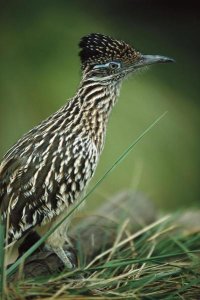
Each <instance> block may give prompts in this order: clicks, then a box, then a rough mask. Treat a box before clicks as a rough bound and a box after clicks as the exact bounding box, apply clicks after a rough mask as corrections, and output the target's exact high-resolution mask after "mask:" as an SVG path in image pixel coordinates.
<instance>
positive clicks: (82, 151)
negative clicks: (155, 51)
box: [0, 34, 170, 267]
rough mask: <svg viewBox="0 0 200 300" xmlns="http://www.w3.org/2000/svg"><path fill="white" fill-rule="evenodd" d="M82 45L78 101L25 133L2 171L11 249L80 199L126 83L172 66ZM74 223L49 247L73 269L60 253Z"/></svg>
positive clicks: (105, 42)
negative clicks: (150, 68)
mask: <svg viewBox="0 0 200 300" xmlns="http://www.w3.org/2000/svg"><path fill="white" fill-rule="evenodd" d="M79 45H80V48H81V51H80V58H81V63H82V72H83V75H82V80H81V83H80V86H79V89H78V91H77V93H76V95H75V96H74V97H73V98H72V99H70V100H69V101H68V102H67V104H66V105H65V106H63V107H62V108H61V109H60V110H58V111H57V112H56V113H54V114H53V115H51V116H50V117H49V118H48V119H46V120H44V121H43V122H42V123H41V124H39V125H38V126H36V127H34V128H33V129H32V130H30V131H29V132H28V133H27V134H25V135H24V136H23V137H22V138H21V139H20V140H19V141H18V142H17V143H16V144H15V145H14V146H13V147H12V148H11V149H10V150H9V151H8V152H7V154H6V155H5V156H4V158H3V160H2V163H1V165H0V207H1V213H2V220H3V222H5V223H6V224H7V241H6V243H7V244H8V245H9V244H12V243H13V242H15V241H16V240H19V239H20V238H21V237H23V236H25V235H26V234H27V233H28V232H30V231H31V230H33V229H34V230H36V231H38V232H40V231H41V228H45V226H46V225H48V226H47V228H46V229H48V228H49V227H51V225H52V223H55V222H57V221H58V219H59V216H61V214H62V213H63V212H65V213H66V210H67V209H68V208H69V207H70V206H72V205H73V203H76V201H78V199H80V196H81V195H82V193H83V192H84V191H85V188H86V186H87V184H88V182H89V181H90V179H91V177H92V176H93V174H94V171H95V169H96V166H97V163H98V160H99V156H100V154H101V152H102V150H103V146H104V141H105V134H106V128H107V122H108V119H109V115H110V112H111V110H112V108H113V106H114V104H115V102H116V99H117V96H118V95H119V89H120V84H121V82H122V79H123V78H124V77H125V76H127V75H128V74H130V73H132V72H133V71H134V70H136V69H137V68H139V67H141V66H143V65H147V64H150V63H154V62H167V61H170V59H168V58H165V57H160V56H144V55H141V54H140V53H139V52H137V51H135V50H134V49H133V48H132V47H131V46H129V45H128V44H126V43H124V42H122V41H117V40H114V39H112V38H110V37H107V36H104V35H101V34H90V35H89V36H86V37H83V38H82V40H81V42H80V44H79ZM68 223H69V221H68V220H67V222H65V224H64V225H63V226H61V227H60V228H59V229H58V230H57V231H56V232H54V233H53V234H52V235H51V236H50V237H49V239H48V240H47V244H49V245H50V246H51V247H52V248H53V249H54V250H55V252H56V253H57V254H58V255H59V256H60V258H61V259H62V260H63V261H64V263H65V264H66V265H67V266H68V267H69V266H70V262H69V260H68V258H67V257H65V253H63V251H62V247H63V244H64V242H65V240H66V239H67V237H66V227H67V226H68Z"/></svg>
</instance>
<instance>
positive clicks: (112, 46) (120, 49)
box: [79, 33, 139, 65]
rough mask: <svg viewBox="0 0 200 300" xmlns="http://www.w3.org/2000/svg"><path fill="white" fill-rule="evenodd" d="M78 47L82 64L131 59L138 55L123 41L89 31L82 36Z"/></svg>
mask: <svg viewBox="0 0 200 300" xmlns="http://www.w3.org/2000/svg"><path fill="white" fill-rule="evenodd" d="M79 47H80V48H81V51H80V53H79V55H80V58H81V62H82V64H83V65H85V64H88V63H89V64H91V63H94V64H95V63H104V62H106V61H108V60H129V61H130V60H133V59H134V58H135V57H136V56H138V55H139V53H138V52H137V51H135V50H134V49H133V48H132V47H131V46H129V45H128V44H126V43H125V42H123V41H118V40H115V39H113V38H111V37H109V36H106V35H103V34H100V33H91V34H89V35H87V36H84V37H83V38H82V39H81V41H80V43H79Z"/></svg>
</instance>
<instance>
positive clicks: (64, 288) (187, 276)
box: [7, 214, 200, 300]
mask: <svg viewBox="0 0 200 300" xmlns="http://www.w3.org/2000/svg"><path fill="white" fill-rule="evenodd" d="M176 218H177V214H175V215H173V216H170V217H169V216H167V217H163V218H161V219H159V220H158V221H156V222H155V223H153V224H150V225H149V226H146V227H144V228H143V229H142V230H140V231H138V232H136V233H134V234H131V232H128V231H127V230H126V228H124V234H125V235H126V237H125V238H123V239H122V240H121V239H119V240H118V237H117V236H116V240H118V243H117V244H115V245H114V247H112V248H110V249H107V250H105V251H104V252H102V253H101V254H100V255H99V257H98V259H94V260H93V261H92V262H90V263H89V265H83V266H81V267H80V268H79V269H77V270H75V271H73V272H70V273H69V272H66V271H65V272H62V273H61V274H59V275H57V276H54V277H48V278H33V279H21V280H19V281H18V282H16V283H14V284H10V286H9V287H8V289H7V299H9V300H11V299H12V300H13V299H29V298H28V297H30V296H32V298H31V299H49V300H50V299H51V300H53V299H199V298H198V297H199V292H200V288H199V287H200V256H199V255H200V250H199V249H200V233H192V232H188V233H187V235H184V234H183V233H181V234H180V233H177V232H176V231H175V230H174V222H175V220H176ZM121 227H123V224H122V226H121ZM110 254H111V255H110ZM37 297H38V298H37Z"/></svg>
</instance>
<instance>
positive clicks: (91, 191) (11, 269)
mask: <svg viewBox="0 0 200 300" xmlns="http://www.w3.org/2000/svg"><path fill="white" fill-rule="evenodd" d="M166 114H167V112H165V113H163V114H162V115H161V116H159V117H158V118H157V119H156V120H155V121H154V122H153V123H152V124H151V125H150V126H148V128H147V129H145V130H144V131H143V132H142V133H141V134H140V135H139V137H138V138H137V139H136V140H134V141H133V143H132V144H131V145H130V146H129V147H128V148H127V149H126V150H125V151H124V152H123V153H122V154H121V155H120V156H119V157H118V159H117V160H116V161H115V162H114V163H113V165H112V166H111V167H110V168H109V169H108V170H107V171H106V172H105V174H104V175H103V176H102V177H101V178H100V179H99V180H98V181H97V183H96V184H95V185H94V186H93V188H91V189H90V191H89V192H88V193H87V194H86V195H85V197H83V199H81V201H79V203H77V205H75V206H74V207H73V209H71V210H70V211H69V212H68V213H67V214H66V215H65V217H63V219H62V220H61V221H60V222H59V223H57V224H56V225H55V226H53V227H52V228H51V229H50V230H49V231H48V232H46V233H45V234H44V235H43V236H42V237H41V239H40V240H39V241H37V242H36V243H35V244H34V245H33V246H32V247H31V248H30V249H29V250H28V251H26V253H24V254H23V256H22V257H21V258H19V259H18V260H17V261H16V262H15V263H14V264H13V265H12V266H11V267H10V268H9V269H8V270H7V275H8V276H9V275H11V274H12V273H13V272H14V271H15V270H16V269H17V267H18V266H19V264H20V263H22V262H24V260H25V259H26V258H27V257H28V256H29V255H31V254H32V253H33V252H34V251H35V250H36V249H37V248H38V247H39V246H40V245H41V244H42V243H43V242H44V241H45V240H46V239H47V238H48V237H49V236H50V235H51V234H52V233H53V232H54V231H55V230H56V229H57V228H58V227H59V226H60V225H61V224H62V223H63V222H64V221H65V220H66V219H67V218H68V217H69V216H70V215H71V214H72V213H73V212H74V211H75V210H76V209H77V208H78V206H79V205H80V204H81V203H82V202H83V201H84V200H85V199H86V198H88V197H89V196H90V195H91V194H92V193H93V192H94V190H96V188H97V187H98V186H99V185H100V184H101V183H102V182H103V181H104V180H105V179H106V177H107V176H108V175H109V174H110V173H111V172H112V171H114V169H115V168H116V167H117V166H118V165H119V164H120V163H121V162H122V161H123V160H124V159H125V158H126V157H127V155H128V154H129V153H130V152H131V150H132V149H133V148H134V147H135V145H136V144H137V143H138V142H139V141H140V140H141V139H142V138H143V137H144V136H145V135H146V134H147V133H149V132H150V130H151V129H152V128H153V127H154V126H155V125H156V124H158V122H159V121H160V120H161V119H162V118H163V117H164V116H165V115H166Z"/></svg>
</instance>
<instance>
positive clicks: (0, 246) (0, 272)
mask: <svg viewBox="0 0 200 300" xmlns="http://www.w3.org/2000/svg"><path fill="white" fill-rule="evenodd" d="M4 232H5V230H4V226H3V224H2V223H1V221H0V299H3V298H4V282H5V272H4Z"/></svg>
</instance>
